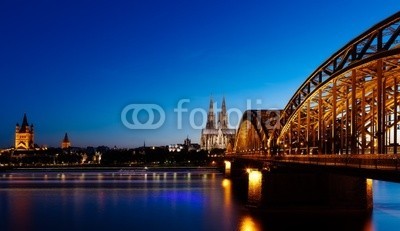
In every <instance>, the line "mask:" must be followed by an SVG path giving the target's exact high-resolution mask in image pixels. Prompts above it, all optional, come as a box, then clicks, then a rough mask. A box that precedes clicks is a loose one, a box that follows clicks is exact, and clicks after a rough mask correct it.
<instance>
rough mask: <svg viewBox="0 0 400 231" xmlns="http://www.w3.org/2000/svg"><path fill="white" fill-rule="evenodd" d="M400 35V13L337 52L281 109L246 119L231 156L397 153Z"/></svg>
mask: <svg viewBox="0 0 400 231" xmlns="http://www.w3.org/2000/svg"><path fill="white" fill-rule="evenodd" d="M399 34H400V12H398V13H396V14H395V15H393V16H391V17H389V18H387V19H385V20H383V21H382V22H380V23H378V24H376V25H375V26H373V27H372V28H370V29H369V30H367V31H366V32H364V33H363V34H361V35H360V36H358V37H356V38H355V39H353V40H352V41H350V42H349V43H348V44H347V45H345V46H344V47H343V48H342V49H340V50H338V51H337V52H336V53H334V54H333V55H332V56H331V57H330V58H329V59H328V60H326V61H325V62H324V63H323V64H322V65H320V66H319V67H318V68H317V69H316V70H315V71H314V72H313V73H312V74H311V75H310V76H309V77H308V78H307V79H306V80H305V82H304V83H303V84H302V85H301V86H300V87H299V89H298V90H297V91H296V92H295V94H294V95H293V97H292V98H291V99H290V101H289V102H288V104H287V105H286V107H285V108H284V110H282V111H268V110H265V111H247V112H246V113H244V115H243V117H242V120H241V124H240V126H239V129H238V132H237V136H236V141H235V146H234V150H233V153H228V154H227V155H236V156H239V155H247V154H250V153H258V154H261V155H268V156H269V155H274V154H279V155H298V154H308V155H309V154H314V155H316V154H397V153H399V151H400V150H399V147H398V140H399V138H400V137H399V134H398V130H399V112H400V108H399V104H400V102H399V99H400V92H399V86H400V36H399ZM276 113H277V114H279V115H280V116H279V117H276V116H275V114H276Z"/></svg>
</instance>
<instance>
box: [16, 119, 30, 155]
mask: <svg viewBox="0 0 400 231" xmlns="http://www.w3.org/2000/svg"><path fill="white" fill-rule="evenodd" d="M33 138H34V133H33V124H31V125H30V126H29V124H28V119H27V117H26V114H24V118H23V119H22V124H21V126H19V124H18V123H17V125H16V126H15V149H17V150H29V149H33V148H34V143H33Z"/></svg>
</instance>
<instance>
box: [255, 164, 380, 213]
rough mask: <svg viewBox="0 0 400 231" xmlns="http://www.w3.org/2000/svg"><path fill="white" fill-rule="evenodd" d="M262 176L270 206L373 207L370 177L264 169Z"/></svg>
mask: <svg viewBox="0 0 400 231" xmlns="http://www.w3.org/2000/svg"><path fill="white" fill-rule="evenodd" d="M261 178H262V179H263V180H262V184H263V185H262V192H261V194H262V199H261V206H262V207H264V208H267V209H278V210H279V209H289V210H291V209H307V210H313V209H316V210H318V209H322V210H330V211H337V212H343V211H353V212H369V211H371V209H372V206H373V205H372V180H369V179H365V178H359V177H350V176H343V175H336V174H321V173H318V174H316V173H308V172H290V173H289V172H264V174H263V175H262V177H261ZM249 181H251V179H250V175H249ZM249 187H250V184H249ZM249 190H250V188H249ZM249 193H250V191H249ZM249 195H250V194H249ZM249 199H250V198H249Z"/></svg>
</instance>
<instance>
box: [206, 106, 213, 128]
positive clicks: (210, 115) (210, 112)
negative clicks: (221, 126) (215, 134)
mask: <svg viewBox="0 0 400 231" xmlns="http://www.w3.org/2000/svg"><path fill="white" fill-rule="evenodd" d="M206 128H207V129H214V128H215V115H214V101H213V99H212V98H210V106H209V108H208V116H207V125H206Z"/></svg>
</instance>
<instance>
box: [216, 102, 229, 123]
mask: <svg viewBox="0 0 400 231" xmlns="http://www.w3.org/2000/svg"><path fill="white" fill-rule="evenodd" d="M218 121H219V123H218V124H219V127H220V128H222V129H227V128H228V116H227V113H226V104H225V96H224V97H223V98H222V106H221V112H220V113H219V117H218Z"/></svg>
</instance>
